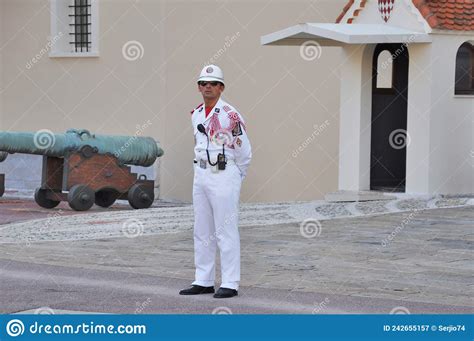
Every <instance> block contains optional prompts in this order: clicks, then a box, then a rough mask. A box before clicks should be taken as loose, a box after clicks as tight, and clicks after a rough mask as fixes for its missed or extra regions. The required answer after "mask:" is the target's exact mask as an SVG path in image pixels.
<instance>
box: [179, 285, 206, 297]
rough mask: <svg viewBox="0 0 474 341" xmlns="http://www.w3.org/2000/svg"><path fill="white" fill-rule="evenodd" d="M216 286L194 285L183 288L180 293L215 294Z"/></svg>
mask: <svg viewBox="0 0 474 341" xmlns="http://www.w3.org/2000/svg"><path fill="white" fill-rule="evenodd" d="M213 293H214V287H202V286H200V285H192V286H191V287H190V288H188V289H183V290H181V291H180V292H179V294H180V295H200V294H213Z"/></svg>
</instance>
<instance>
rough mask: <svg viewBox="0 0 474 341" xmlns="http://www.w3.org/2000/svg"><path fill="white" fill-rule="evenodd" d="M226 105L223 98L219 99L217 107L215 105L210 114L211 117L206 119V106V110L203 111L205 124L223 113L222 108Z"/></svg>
mask: <svg viewBox="0 0 474 341" xmlns="http://www.w3.org/2000/svg"><path fill="white" fill-rule="evenodd" d="M224 104H225V102H224V101H223V100H222V97H219V100H218V101H217V102H216V105H214V108H213V109H212V111H211V112H210V113H209V116H207V118H206V105H205V104H204V110H203V111H202V112H203V116H204V122H206V121H207V120H210V119H211V117H212V116H213V115H214V114H219V113H220V112H221V111H222V107H223V106H224Z"/></svg>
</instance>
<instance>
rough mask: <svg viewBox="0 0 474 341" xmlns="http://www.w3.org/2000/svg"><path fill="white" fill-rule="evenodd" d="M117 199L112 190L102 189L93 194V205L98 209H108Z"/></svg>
mask: <svg viewBox="0 0 474 341" xmlns="http://www.w3.org/2000/svg"><path fill="white" fill-rule="evenodd" d="M117 197H118V194H117V193H116V191H114V190H113V189H102V190H100V191H97V192H96V193H95V204H96V205H97V206H100V207H110V206H112V205H113V204H114V202H115V200H117Z"/></svg>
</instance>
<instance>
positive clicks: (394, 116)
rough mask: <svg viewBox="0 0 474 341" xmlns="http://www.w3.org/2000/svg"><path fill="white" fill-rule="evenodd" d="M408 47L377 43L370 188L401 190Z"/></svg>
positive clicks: (374, 69)
mask: <svg viewBox="0 0 474 341" xmlns="http://www.w3.org/2000/svg"><path fill="white" fill-rule="evenodd" d="M408 64H409V56H408V48H407V46H406V45H405V44H379V45H377V46H376V48H375V51H374V57H373V63H372V120H371V122H372V125H371V143H370V144H371V151H370V189H371V190H382V191H393V192H404V191H405V178H406V146H407V144H408V143H409V142H410V141H409V136H408V134H407V107H408Z"/></svg>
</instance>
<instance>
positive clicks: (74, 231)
mask: <svg viewBox="0 0 474 341" xmlns="http://www.w3.org/2000/svg"><path fill="white" fill-rule="evenodd" d="M1 203H2V201H1V200H0V207H1V206H2V205H1ZM29 205H30V206H31V204H29ZM61 205H63V206H61V207H60V208H59V209H54V210H44V209H41V208H36V211H39V212H42V213H41V214H43V212H47V216H46V217H44V218H43V219H38V220H35V221H34V222H31V221H24V222H15V223H10V224H3V225H2V224H1V223H0V243H31V242H36V241H48V240H51V241H53V240H61V241H67V240H88V239H97V238H115V237H122V236H124V235H125V236H128V237H130V236H135V235H156V234H163V233H176V232H181V231H188V230H191V229H192V227H193V222H194V215H193V208H192V205H189V204H187V205H182V204H181V205H177V204H172V203H166V202H165V203H157V204H155V205H156V206H159V207H153V208H150V209H148V210H138V211H137V210H131V209H129V207H128V206H125V205H118V206H113V208H110V209H98V208H96V209H95V210H92V211H89V212H88V213H86V214H84V213H83V212H82V213H81V214H77V212H72V211H71V210H70V209H69V208H67V207H66V206H64V205H65V204H64V203H62V204H61ZM473 205H474V199H473V198H469V197H458V198H444V197H438V196H436V197H404V198H399V199H396V200H388V201H387V200H384V201H367V202H350V203H345V202H342V203H328V202H325V201H312V202H287V203H274V204H273V203H272V204H242V205H241V210H240V226H262V225H275V224H289V223H299V222H302V221H304V220H307V219H309V220H311V221H316V222H317V223H319V222H320V221H325V220H330V219H335V218H345V217H359V216H370V215H379V214H387V213H395V212H409V211H413V210H415V211H416V210H421V209H432V208H437V207H462V206H473ZM23 210H24V208H23ZM1 217H2V214H1V213H0V219H1Z"/></svg>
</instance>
